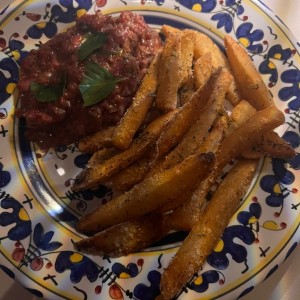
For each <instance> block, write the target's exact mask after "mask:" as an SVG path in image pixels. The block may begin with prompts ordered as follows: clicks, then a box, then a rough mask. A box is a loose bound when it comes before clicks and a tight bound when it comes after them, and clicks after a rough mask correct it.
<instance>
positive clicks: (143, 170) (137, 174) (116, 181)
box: [111, 150, 152, 191]
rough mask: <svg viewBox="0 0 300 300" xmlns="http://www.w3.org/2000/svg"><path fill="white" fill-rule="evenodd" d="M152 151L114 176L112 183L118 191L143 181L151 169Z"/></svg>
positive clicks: (126, 189) (125, 189)
mask: <svg viewBox="0 0 300 300" xmlns="http://www.w3.org/2000/svg"><path fill="white" fill-rule="evenodd" d="M151 153H152V151H151V150H150V151H149V153H148V154H146V155H145V156H144V157H142V158H140V159H139V160H137V161H136V162H134V163H133V164H131V165H130V166H128V167H127V168H125V169H123V170H121V171H120V172H118V173H116V174H115V175H113V176H112V178H111V181H112V185H113V187H114V188H115V189H117V190H118V191H128V190H130V189H131V188H132V187H133V186H134V185H135V184H137V183H139V182H141V181H142V180H143V179H144V177H145V176H146V174H147V173H148V171H149V165H150V163H151V160H152V155H151Z"/></svg>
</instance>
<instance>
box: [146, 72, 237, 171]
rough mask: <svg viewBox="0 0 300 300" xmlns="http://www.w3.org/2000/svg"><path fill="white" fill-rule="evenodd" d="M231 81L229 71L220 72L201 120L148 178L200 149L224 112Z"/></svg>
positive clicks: (197, 121) (196, 122) (203, 109)
mask: <svg viewBox="0 0 300 300" xmlns="http://www.w3.org/2000/svg"><path fill="white" fill-rule="evenodd" d="M230 80H231V77H230V75H229V73H227V71H221V72H220V74H219V77H217V79H216V81H215V84H214V85H213V86H212V89H211V94H210V97H209V100H208V101H207V103H206V104H205V105H204V107H203V108H202V111H201V118H198V120H195V121H194V124H192V125H191V127H190V128H189V130H188V132H187V133H186V134H185V135H184V136H183V137H182V139H181V141H180V143H179V144H178V145H177V146H176V147H175V148H174V149H173V150H172V151H171V152H170V153H169V154H167V155H166V157H165V158H164V159H163V160H162V162H161V163H157V165H156V166H154V167H152V170H151V171H150V173H149V174H148V175H147V176H152V174H154V173H155V172H157V170H159V169H160V168H162V169H165V168H168V167H170V166H172V165H173V164H176V163H178V162H180V161H182V160H183V159H184V158H186V157H188V156H189V155H191V154H193V153H194V152H195V151H196V149H197V148H199V146H200V145H201V143H202V141H203V139H204V138H205V137H206V135H207V134H208V132H209V129H210V128H211V126H212V125H213V123H214V121H215V120H216V119H217V118H218V117H219V116H220V115H221V114H222V112H223V105H224V100H225V95H226V92H227V89H228V86H229V84H230V82H231V81H230ZM174 120H175V119H174ZM172 134H173V133H172ZM209 151H210V150H209ZM163 152H165V151H163Z"/></svg>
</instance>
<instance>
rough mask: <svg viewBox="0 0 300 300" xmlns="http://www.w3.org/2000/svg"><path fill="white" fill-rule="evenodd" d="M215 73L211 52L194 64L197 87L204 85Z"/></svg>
mask: <svg viewBox="0 0 300 300" xmlns="http://www.w3.org/2000/svg"><path fill="white" fill-rule="evenodd" d="M212 73H213V67H212V58H211V52H207V53H205V54H203V55H202V56H200V57H199V58H198V59H197V60H196V62H195V65H194V80H195V88H196V89H199V88H200V87H202V86H203V85H204V84H205V83H206V82H207V81H208V79H209V78H210V76H211V75H212Z"/></svg>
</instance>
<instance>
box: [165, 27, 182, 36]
mask: <svg viewBox="0 0 300 300" xmlns="http://www.w3.org/2000/svg"><path fill="white" fill-rule="evenodd" d="M161 32H162V33H163V35H164V36H165V37H166V38H168V37H169V36H170V35H171V34H176V33H181V30H180V29H178V28H175V27H172V26H169V25H163V26H162V27H161Z"/></svg>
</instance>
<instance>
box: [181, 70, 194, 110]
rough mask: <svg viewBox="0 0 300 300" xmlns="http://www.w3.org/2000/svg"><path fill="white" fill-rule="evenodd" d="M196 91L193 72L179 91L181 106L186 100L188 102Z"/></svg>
mask: <svg viewBox="0 0 300 300" xmlns="http://www.w3.org/2000/svg"><path fill="white" fill-rule="evenodd" d="M194 93H195V86H194V76H193V74H192V75H191V76H190V77H189V78H188V79H187V81H186V83H185V84H184V85H183V86H182V88H181V89H180V91H179V97H180V106H183V105H184V104H185V103H186V102H188V101H189V100H190V99H191V97H192V96H193V94H194Z"/></svg>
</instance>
